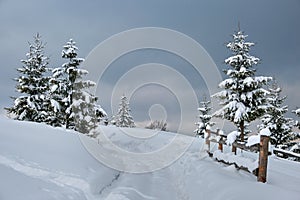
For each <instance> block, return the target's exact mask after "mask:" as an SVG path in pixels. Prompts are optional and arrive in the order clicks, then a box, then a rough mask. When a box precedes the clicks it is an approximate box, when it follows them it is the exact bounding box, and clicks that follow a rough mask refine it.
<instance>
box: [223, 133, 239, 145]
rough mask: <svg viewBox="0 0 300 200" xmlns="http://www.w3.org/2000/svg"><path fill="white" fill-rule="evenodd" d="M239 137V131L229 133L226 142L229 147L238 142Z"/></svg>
mask: <svg viewBox="0 0 300 200" xmlns="http://www.w3.org/2000/svg"><path fill="white" fill-rule="evenodd" d="M239 135H240V132H238V131H232V132H231V133H229V134H228V135H227V140H226V143H227V145H232V144H233V143H234V142H235V141H236V139H237V138H238V136H239Z"/></svg>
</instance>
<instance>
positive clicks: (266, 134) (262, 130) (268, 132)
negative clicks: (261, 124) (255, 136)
mask: <svg viewBox="0 0 300 200" xmlns="http://www.w3.org/2000/svg"><path fill="white" fill-rule="evenodd" d="M259 134H260V135H264V136H270V135H271V132H270V130H269V129H268V128H264V129H261V131H260V132H259Z"/></svg>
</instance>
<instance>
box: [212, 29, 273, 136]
mask: <svg viewBox="0 0 300 200" xmlns="http://www.w3.org/2000/svg"><path fill="white" fill-rule="evenodd" d="M246 38H247V35H245V34H244V33H243V32H242V31H240V30H238V32H236V33H235V34H233V41H232V42H229V43H228V44H227V48H228V49H229V50H231V51H232V54H233V55H232V56H230V57H229V58H227V59H226V60H225V63H226V64H227V65H229V66H230V67H231V68H230V69H226V70H224V72H225V74H226V75H227V76H229V78H227V79H225V80H224V81H222V82H221V83H220V84H219V87H220V88H222V89H224V90H222V91H221V92H218V93H216V94H214V95H213V96H216V97H218V98H219V99H220V100H221V103H220V104H221V105H222V106H223V107H222V108H221V109H220V110H218V111H216V112H215V113H214V115H215V116H217V117H221V118H223V119H227V120H229V121H231V122H233V123H234V124H235V125H236V126H237V127H238V129H239V130H240V131H241V134H240V138H241V140H242V141H244V127H245V122H248V123H250V122H251V121H253V120H255V119H257V118H259V117H261V116H262V115H263V114H264V112H265V96H266V95H267V94H268V91H266V90H265V89H263V86H265V85H266V84H267V83H268V81H270V80H271V79H272V78H271V77H265V76H255V72H256V70H255V69H253V66H254V65H257V64H258V63H259V58H257V57H254V56H251V55H250V54H249V51H250V48H251V47H252V46H254V43H252V42H247V41H246Z"/></svg>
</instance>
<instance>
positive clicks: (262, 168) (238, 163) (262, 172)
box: [205, 130, 270, 183]
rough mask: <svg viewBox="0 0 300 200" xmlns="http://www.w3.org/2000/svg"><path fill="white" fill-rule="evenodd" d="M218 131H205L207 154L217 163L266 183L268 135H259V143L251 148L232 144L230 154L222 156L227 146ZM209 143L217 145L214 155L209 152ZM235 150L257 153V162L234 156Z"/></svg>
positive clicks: (242, 144)
mask: <svg viewBox="0 0 300 200" xmlns="http://www.w3.org/2000/svg"><path fill="white" fill-rule="evenodd" d="M220 133H221V132H220V131H217V132H212V131H210V130H206V135H205V139H206V141H205V143H206V145H207V147H208V151H207V152H208V154H209V155H210V156H211V157H214V158H215V159H216V160H217V161H219V162H222V163H225V164H234V165H235V167H237V168H239V169H243V170H246V171H248V172H251V173H253V174H255V175H256V176H257V181H259V182H263V183H265V182H266V181H267V166H268V155H269V151H268V149H269V139H270V137H269V135H265V134H261V135H260V141H259V142H260V143H259V144H255V145H252V146H249V145H246V144H245V143H240V142H237V141H235V142H232V143H231V146H232V153H230V154H224V153H223V145H226V144H227V141H226V136H225V135H223V134H220ZM210 142H214V143H218V151H215V152H214V153H211V152H210ZM237 148H239V149H241V150H244V151H251V152H258V153H259V160H258V161H254V160H251V159H248V158H242V157H239V156H237V155H236V150H237Z"/></svg>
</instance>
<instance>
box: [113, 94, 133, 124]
mask: <svg viewBox="0 0 300 200" xmlns="http://www.w3.org/2000/svg"><path fill="white" fill-rule="evenodd" d="M130 111H131V110H130V108H129V103H128V100H127V97H126V96H125V95H123V96H122V97H121V102H120V104H119V109H118V112H117V115H116V116H115V118H114V120H115V125H116V126H118V127H130V128H132V127H135V124H134V121H133V117H132V116H131V115H130Z"/></svg>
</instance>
